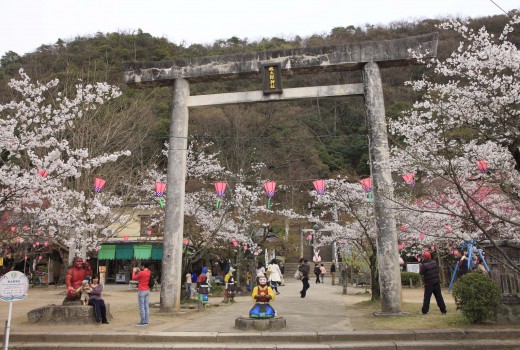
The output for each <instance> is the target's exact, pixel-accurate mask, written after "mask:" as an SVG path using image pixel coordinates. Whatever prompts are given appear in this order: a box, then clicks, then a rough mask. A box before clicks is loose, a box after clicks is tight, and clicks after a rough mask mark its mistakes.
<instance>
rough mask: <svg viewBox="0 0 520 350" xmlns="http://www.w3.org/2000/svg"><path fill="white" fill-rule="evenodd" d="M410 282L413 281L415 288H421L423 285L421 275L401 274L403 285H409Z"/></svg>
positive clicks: (413, 273)
mask: <svg viewBox="0 0 520 350" xmlns="http://www.w3.org/2000/svg"><path fill="white" fill-rule="evenodd" d="M410 280H412V284H413V285H414V286H419V285H420V284H421V275H419V274H418V273H417V272H404V271H403V272H401V285H409V284H410Z"/></svg>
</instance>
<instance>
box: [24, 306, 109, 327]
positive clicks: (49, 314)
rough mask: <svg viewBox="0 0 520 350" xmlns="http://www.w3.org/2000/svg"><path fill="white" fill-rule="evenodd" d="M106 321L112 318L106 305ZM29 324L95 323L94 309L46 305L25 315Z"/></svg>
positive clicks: (89, 307)
mask: <svg viewBox="0 0 520 350" xmlns="http://www.w3.org/2000/svg"><path fill="white" fill-rule="evenodd" d="M106 308H107V319H109V320H111V319H112V318H113V317H112V315H111V314H110V304H106ZM27 318H28V320H29V323H41V324H56V323H62V324H90V323H96V320H95V319H94V307H92V306H89V305H55V304H51V305H47V306H43V307H40V308H37V309H34V310H31V311H29V312H28V313H27Z"/></svg>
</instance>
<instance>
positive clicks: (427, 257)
mask: <svg viewBox="0 0 520 350" xmlns="http://www.w3.org/2000/svg"><path fill="white" fill-rule="evenodd" d="M422 257H423V258H424V259H431V258H432V255H431V254H430V252H424V253H423V254H422Z"/></svg>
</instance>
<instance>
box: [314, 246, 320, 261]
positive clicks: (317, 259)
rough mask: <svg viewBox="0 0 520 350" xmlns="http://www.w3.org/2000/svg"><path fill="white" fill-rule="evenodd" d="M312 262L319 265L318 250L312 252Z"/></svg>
mask: <svg viewBox="0 0 520 350" xmlns="http://www.w3.org/2000/svg"><path fill="white" fill-rule="evenodd" d="M312 261H314V262H315V263H320V262H321V256H320V250H319V249H316V250H315V251H314V256H313V257H312Z"/></svg>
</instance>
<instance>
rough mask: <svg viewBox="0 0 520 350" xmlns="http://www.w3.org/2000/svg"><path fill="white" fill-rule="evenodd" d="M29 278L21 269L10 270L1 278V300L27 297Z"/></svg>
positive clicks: (15, 299)
mask: <svg viewBox="0 0 520 350" xmlns="http://www.w3.org/2000/svg"><path fill="white" fill-rule="evenodd" d="M28 290H29V280H28V279H27V276H25V275H24V274H23V273H22V272H20V271H9V272H8V273H6V274H5V275H3V276H2V277H1V278H0V300H2V301H17V300H22V299H25V298H26V297H27V291H28Z"/></svg>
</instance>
